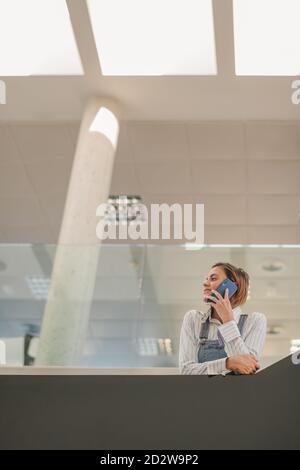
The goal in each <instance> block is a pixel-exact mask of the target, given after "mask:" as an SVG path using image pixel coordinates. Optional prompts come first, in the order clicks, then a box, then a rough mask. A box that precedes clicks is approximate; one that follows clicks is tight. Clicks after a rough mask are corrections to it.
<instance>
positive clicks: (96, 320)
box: [0, 243, 300, 368]
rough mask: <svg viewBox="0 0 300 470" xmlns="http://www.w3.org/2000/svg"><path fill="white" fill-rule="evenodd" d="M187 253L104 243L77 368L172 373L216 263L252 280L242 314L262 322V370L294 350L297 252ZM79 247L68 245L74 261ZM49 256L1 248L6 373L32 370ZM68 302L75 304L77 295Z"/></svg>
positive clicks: (179, 248)
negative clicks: (256, 314) (187, 318)
mask: <svg viewBox="0 0 300 470" xmlns="http://www.w3.org/2000/svg"><path fill="white" fill-rule="evenodd" d="M188 248H189V247H188V246H185V245H149V244H145V245H134V244H115V243H114V244H108V243H103V244H102V246H101V248H100V254H99V259H98V264H97V270H96V279H95V287H94V291H93V297H92V302H91V304H90V306H89V309H88V310H89V320H88V327H87V331H86V334H85V339H84V346H83V348H82V354H81V356H80V359H79V360H78V361H77V362H76V364H74V365H77V366H82V367H96V368H98V367H99V368H123V367H126V368H128V367H130V368H131V367H132V368H143V367H168V368H169V367H178V348H179V334H180V328H181V323H182V319H183V316H184V314H185V312H186V311H188V310H190V309H200V310H203V309H204V310H206V308H207V305H206V304H204V303H203V302H202V299H201V285H202V281H203V278H204V276H205V275H206V274H207V272H208V270H209V269H210V267H211V266H212V265H213V264H214V263H216V262H218V261H226V262H230V263H232V264H234V265H237V266H239V267H243V269H245V270H246V271H247V272H248V273H249V275H250V279H251V284H250V295H249V299H248V301H247V303H246V304H245V305H244V306H242V310H244V311H245V312H246V313H251V312H253V311H260V312H263V313H265V315H266V316H267V320H268V334H267V340H266V344H265V349H264V354H263V358H262V364H263V365H268V364H271V363H273V362H276V361H277V360H279V359H280V358H282V357H284V356H287V355H288V354H289V353H290V352H293V348H295V347H297V344H299V342H300V340H299V338H300V289H299V285H300V269H299V265H300V245H204V246H203V247H202V248H201V249H198V250H190V249H188ZM78 249H79V248H78V247H75V246H74V247H72V250H74V253H76V250H78ZM80 249H81V250H82V247H81V248H80ZM55 252H56V246H54V245H16V244H11V245H4V244H2V245H0V340H1V341H2V342H3V343H4V344H5V349H6V360H5V363H6V365H7V366H15V365H32V366H33V365H34V364H35V358H36V354H37V351H38V347H39V335H40V331H41V325H42V320H43V315H44V310H45V305H46V302H47V298H48V292H49V286H50V280H51V275H52V268H53V261H54V257H55ZM68 299H69V301H70V302H72V301H75V302H76V301H78V299H76V292H74V299H72V295H71V297H70V296H69V297H68ZM79 300H80V299H79ZM297 341H298V343H297ZM299 347H300V345H299Z"/></svg>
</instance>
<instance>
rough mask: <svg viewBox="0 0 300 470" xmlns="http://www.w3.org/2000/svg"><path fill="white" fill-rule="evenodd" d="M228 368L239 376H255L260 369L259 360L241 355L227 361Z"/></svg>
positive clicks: (251, 356)
mask: <svg viewBox="0 0 300 470" xmlns="http://www.w3.org/2000/svg"><path fill="white" fill-rule="evenodd" d="M226 368H227V369H229V370H231V371H233V372H238V373H239V374H254V373H255V372H256V371H257V369H259V368H260V365H259V362H258V360H257V359H256V358H255V357H254V356H253V355H252V354H241V355H239V356H231V357H228V358H227V359H226Z"/></svg>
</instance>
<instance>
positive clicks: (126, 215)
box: [104, 195, 145, 224]
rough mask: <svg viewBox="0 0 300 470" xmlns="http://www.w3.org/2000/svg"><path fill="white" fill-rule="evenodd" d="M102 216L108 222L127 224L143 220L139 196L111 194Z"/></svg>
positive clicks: (143, 215)
mask: <svg viewBox="0 0 300 470" xmlns="http://www.w3.org/2000/svg"><path fill="white" fill-rule="evenodd" d="M104 218H105V220H106V221H107V222H108V223H116V224H122V223H123V224H127V223H137V222H139V223H141V222H144V221H145V214H144V208H143V205H142V199H141V197H140V196H128V195H119V196H118V195H111V196H109V198H108V200H107V205H106V211H105V214H104Z"/></svg>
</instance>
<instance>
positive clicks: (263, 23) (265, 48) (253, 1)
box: [233, 0, 300, 76]
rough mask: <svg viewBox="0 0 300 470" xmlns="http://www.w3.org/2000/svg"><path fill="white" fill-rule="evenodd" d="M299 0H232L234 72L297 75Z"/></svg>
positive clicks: (298, 65) (299, 33) (299, 65)
mask: <svg viewBox="0 0 300 470" xmlns="http://www.w3.org/2000/svg"><path fill="white" fill-rule="evenodd" d="M299 16H300V2H299V0H234V1H233V17H234V50H235V71H236V75H262V76H263V75H265V76H268V75H278V76H283V75H299V73H300V56H299V41H300V28H299Z"/></svg>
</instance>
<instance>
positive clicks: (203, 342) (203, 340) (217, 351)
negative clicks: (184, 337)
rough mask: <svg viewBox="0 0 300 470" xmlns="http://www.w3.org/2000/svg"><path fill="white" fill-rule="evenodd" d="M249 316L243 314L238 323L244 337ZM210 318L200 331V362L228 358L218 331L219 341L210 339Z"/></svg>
mask: <svg viewBox="0 0 300 470" xmlns="http://www.w3.org/2000/svg"><path fill="white" fill-rule="evenodd" d="M246 319H247V314H241V315H240V318H239V322H238V329H239V330H240V334H241V335H242V332H243V328H244V324H245V321H246ZM208 331H209V318H207V320H206V321H205V322H204V323H202V325H201V331H200V348H199V350H198V362H206V361H214V360H216V359H222V358H224V357H227V354H226V352H225V349H224V341H223V338H222V336H221V334H220V332H219V331H218V339H208Z"/></svg>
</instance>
